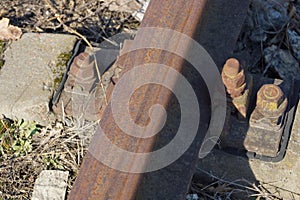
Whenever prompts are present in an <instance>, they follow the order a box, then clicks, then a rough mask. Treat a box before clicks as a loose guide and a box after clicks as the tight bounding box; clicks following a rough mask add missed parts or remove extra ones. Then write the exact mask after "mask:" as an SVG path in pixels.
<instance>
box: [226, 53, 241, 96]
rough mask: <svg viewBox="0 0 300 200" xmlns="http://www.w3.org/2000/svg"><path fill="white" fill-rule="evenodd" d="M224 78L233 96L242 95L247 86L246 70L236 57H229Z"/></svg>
mask: <svg viewBox="0 0 300 200" xmlns="http://www.w3.org/2000/svg"><path fill="white" fill-rule="evenodd" d="M222 80H223V83H224V85H225V87H226V88H227V92H228V94H230V96H231V97H232V98H236V97H239V96H241V95H242V93H243V92H244V90H245V88H246V83H245V74H244V70H243V69H242V68H241V66H240V63H239V61H238V60H237V59H235V58H229V59H228V60H227V61H226V63H225V65H224V67H223V71H222Z"/></svg>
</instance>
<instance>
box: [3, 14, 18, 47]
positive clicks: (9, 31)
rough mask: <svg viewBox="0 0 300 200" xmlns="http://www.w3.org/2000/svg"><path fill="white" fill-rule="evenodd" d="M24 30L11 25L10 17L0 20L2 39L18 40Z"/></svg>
mask: <svg viewBox="0 0 300 200" xmlns="http://www.w3.org/2000/svg"><path fill="white" fill-rule="evenodd" d="M21 35H22V30H21V29H20V28H19V27H16V26H13V25H9V19H8V18H2V19H1V20H0V40H2V41H7V40H17V39H19V38H20V37H21Z"/></svg>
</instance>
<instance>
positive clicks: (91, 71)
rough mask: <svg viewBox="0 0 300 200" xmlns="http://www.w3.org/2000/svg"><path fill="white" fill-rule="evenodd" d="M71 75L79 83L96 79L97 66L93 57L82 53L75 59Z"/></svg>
mask: <svg viewBox="0 0 300 200" xmlns="http://www.w3.org/2000/svg"><path fill="white" fill-rule="evenodd" d="M69 73H70V75H71V76H72V77H73V78H75V79H76V80H77V81H79V82H82V83H84V82H90V81H93V80H94V79H95V64H94V61H93V59H92V57H91V56H90V55H89V54H88V53H86V52H83V53H80V54H79V55H78V56H76V57H75V59H74V61H73V63H72V65H71V68H70V72H69Z"/></svg>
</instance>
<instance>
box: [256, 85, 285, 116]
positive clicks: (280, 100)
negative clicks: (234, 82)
mask: <svg viewBox="0 0 300 200" xmlns="http://www.w3.org/2000/svg"><path fill="white" fill-rule="evenodd" d="M286 104H287V100H286V98H285V97H284V94H283V92H282V90H281V89H280V87H279V86H277V85H274V84H265V85H263V86H262V87H261V88H260V89H259V91H258V93H257V101H256V107H257V109H258V110H259V111H260V112H261V113H262V114H265V115H268V114H270V115H275V114H276V115H281V114H283V112H284V111H285V108H286Z"/></svg>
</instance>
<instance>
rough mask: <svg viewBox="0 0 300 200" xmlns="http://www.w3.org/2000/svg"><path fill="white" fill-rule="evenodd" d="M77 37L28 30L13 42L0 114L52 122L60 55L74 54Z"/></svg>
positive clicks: (1, 77)
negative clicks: (51, 101) (50, 110)
mask: <svg viewBox="0 0 300 200" xmlns="http://www.w3.org/2000/svg"><path fill="white" fill-rule="evenodd" d="M76 40H77V39H76V37H75V36H72V35H63V34H46V33H42V34H38V33H26V34H24V35H23V36H22V37H21V39H20V40H18V41H15V42H12V43H11V45H10V46H9V47H8V48H7V50H6V51H5V52H4V60H5V63H4V66H3V67H2V68H1V70H0V91H1V92H0V102H1V107H0V114H1V115H5V116H6V117H8V118H12V119H15V118H17V119H21V118H22V119H25V120H30V121H36V122H38V123H39V124H41V125H46V124H48V122H49V121H50V120H51V116H49V114H48V113H49V102H50V99H51V97H52V95H53V91H54V90H55V89H54V85H55V80H56V77H55V74H57V73H58V72H57V71H58V70H60V69H58V68H56V67H57V64H58V63H59V62H61V61H60V60H59V59H58V58H59V57H60V55H61V54H63V55H65V54H70V53H72V50H73V47H74V44H75V42H76ZM63 68H64V66H63ZM62 73H63V72H59V74H62ZM46 86H47V87H46Z"/></svg>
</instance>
